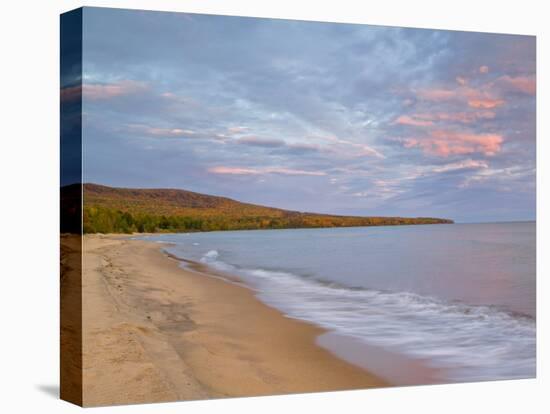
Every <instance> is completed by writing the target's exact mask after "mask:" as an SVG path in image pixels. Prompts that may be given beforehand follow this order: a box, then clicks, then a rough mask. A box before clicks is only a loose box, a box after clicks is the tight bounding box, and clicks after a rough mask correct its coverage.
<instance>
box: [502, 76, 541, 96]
mask: <svg viewBox="0 0 550 414" xmlns="http://www.w3.org/2000/svg"><path fill="white" fill-rule="evenodd" d="M496 83H497V84H498V85H501V86H502V87H503V88H505V89H509V90H513V91H517V92H523V93H525V94H528V95H534V94H535V92H536V89H537V81H536V79H535V77H534V76H516V77H511V76H508V75H506V76H501V77H500V78H498V79H497V81H496Z"/></svg>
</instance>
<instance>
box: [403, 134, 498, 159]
mask: <svg viewBox="0 0 550 414" xmlns="http://www.w3.org/2000/svg"><path fill="white" fill-rule="evenodd" d="M403 142H404V146H405V148H414V147H419V148H421V149H422V150H423V151H424V153H426V154H429V155H435V156H438V157H448V156H450V155H465V154H474V153H479V154H483V155H487V156H493V155H495V154H496V153H498V152H499V151H500V150H501V145H502V142H503V138H502V136H501V135H498V134H474V133H465V132H454V131H445V130H435V131H431V132H430V134H429V135H428V136H425V137H420V138H406V139H405V140H404V141H403Z"/></svg>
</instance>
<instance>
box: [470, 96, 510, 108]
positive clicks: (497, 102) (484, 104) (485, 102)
mask: <svg viewBox="0 0 550 414" xmlns="http://www.w3.org/2000/svg"><path fill="white" fill-rule="evenodd" d="M505 103H506V101H505V100H504V99H493V98H488V97H485V98H483V97H480V98H472V99H469V100H468V105H469V106H471V107H472V108H481V109H493V108H498V107H499V106H502V105H504V104H505Z"/></svg>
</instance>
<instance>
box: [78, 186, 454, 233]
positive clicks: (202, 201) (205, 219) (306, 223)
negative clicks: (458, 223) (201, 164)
mask: <svg viewBox="0 0 550 414" xmlns="http://www.w3.org/2000/svg"><path fill="white" fill-rule="evenodd" d="M440 223H452V220H446V219H437V218H423V217H422V218H404V217H352V216H335V215H327V214H316V213H302V212H296V211H288V210H282V209H277V208H271V207H264V206H258V205H254V204H247V203H240V202H238V201H235V200H231V199H228V198H224V197H216V196H209V195H205V194H199V193H193V192H189V191H184V190H163V189H159V190H157V189H155V190H152V189H123V188H110V187H105V186H99V185H95V184H85V185H84V211H83V231H84V233H134V232H137V233H155V232H189V231H215V230H257V229H285V228H316V227H355V226H383V225H407V224H440Z"/></svg>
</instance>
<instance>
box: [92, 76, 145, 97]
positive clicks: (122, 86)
mask: <svg viewBox="0 0 550 414" xmlns="http://www.w3.org/2000/svg"><path fill="white" fill-rule="evenodd" d="M146 89H147V85H146V84H144V83H143V82H136V81H132V80H122V81H119V82H115V83H83V84H82V94H83V96H84V97H85V98H86V99H90V100H94V101H95V100H102V99H111V98H115V97H119V96H124V95H130V94H134V93H138V92H142V91H144V90H146Z"/></svg>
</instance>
